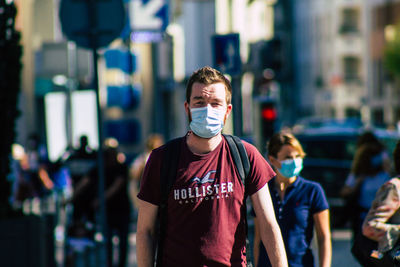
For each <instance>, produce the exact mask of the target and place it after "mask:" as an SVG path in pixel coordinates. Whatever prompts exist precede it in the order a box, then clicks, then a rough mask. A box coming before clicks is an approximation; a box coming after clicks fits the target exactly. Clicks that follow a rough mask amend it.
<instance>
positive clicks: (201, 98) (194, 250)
mask: <svg viewBox="0 0 400 267" xmlns="http://www.w3.org/2000/svg"><path fill="white" fill-rule="evenodd" d="M231 96H232V87H231V85H230V82H229V81H228V80H227V79H226V77H225V76H224V75H223V74H222V73H220V72H219V71H217V70H215V69H212V68H210V67H204V68H201V69H199V70H197V71H195V72H194V73H193V75H192V76H191V77H190V79H189V82H188V85H187V87H186V102H185V103H184V106H185V111H186V114H187V116H188V118H189V127H190V131H189V132H188V133H187V134H186V135H185V136H184V137H181V138H178V139H175V142H177V143H172V144H177V145H176V146H174V149H176V150H179V154H180V156H179V158H177V159H176V161H177V164H178V167H177V172H175V173H172V174H171V176H175V177H174V178H175V179H174V182H173V185H172V189H171V191H170V192H168V193H169V194H168V199H167V200H166V201H165V202H163V200H162V199H163V197H162V196H161V189H160V188H161V186H160V184H161V183H162V182H161V180H162V179H168V178H169V176H168V174H164V173H161V166H162V162H163V161H164V162H165V160H166V157H169V156H171V155H170V154H165V153H168V152H169V151H168V150H166V149H167V148H172V147H171V146H172V144H171V143H169V144H171V146H168V145H164V146H161V147H160V148H158V149H155V150H153V152H152V153H151V155H150V157H149V160H148V161H147V164H146V167H145V170H144V173H143V178H142V181H141V187H140V192H139V194H138V198H139V216H138V226H137V235H136V240H137V241H136V242H137V259H138V266H140V267H145V266H154V263H155V252H156V246H155V244H156V242H155V241H156V240H157V238H160V236H159V235H158V232H157V227H156V225H157V222H158V216H157V215H158V213H159V212H160V210H163V209H162V207H163V206H164V205H166V208H165V209H166V213H167V218H166V224H165V225H164V224H162V225H161V227H165V228H164V229H165V232H164V235H163V236H161V237H163V238H162V244H161V245H160V246H159V247H157V251H158V252H157V253H158V255H157V259H160V261H159V263H161V264H162V265H163V266H193V267H196V266H246V246H245V243H246V230H245V229H246V227H245V216H246V214H245V213H244V212H243V210H244V208H245V205H246V202H245V200H246V196H250V198H251V200H252V202H253V206H254V209H255V212H256V214H257V218H258V220H259V224H260V225H262V228H261V229H262V230H261V234H260V235H261V239H262V240H263V242H264V244H265V246H266V247H267V251H268V255H269V256H270V258H271V261H272V262H273V263H274V266H287V260H286V253H285V249H284V245H283V242H282V237H281V233H280V230H279V226H278V224H277V223H276V219H275V217H274V215H273V208H272V202H271V198H270V195H269V191H268V186H267V182H268V180H270V179H271V178H272V177H273V176H274V175H275V173H274V172H273V171H272V169H271V168H270V166H269V165H268V163H267V162H266V161H265V159H264V158H263V157H262V156H261V154H260V153H259V152H258V151H257V149H256V148H255V147H254V146H252V145H250V144H249V143H247V142H244V141H242V144H243V145H244V148H245V149H246V151H247V154H248V158H249V160H250V166H251V167H250V172H249V176H248V177H247V178H246V186H245V187H244V185H243V183H242V181H241V179H240V176H239V174H238V172H237V171H236V168H235V164H234V163H233V162H234V161H233V158H232V152H231V151H230V149H229V145H228V142H227V141H226V139H225V138H224V137H223V135H222V134H221V131H222V128H223V126H224V124H225V120H226V118H227V117H228V116H229V115H230V113H231V110H232V104H231ZM163 156H165V157H163ZM164 166H165V165H164ZM167 173H168V172H167ZM161 206H162V207H161ZM160 250H162V252H160ZM157 264H158V263H157ZM157 266H158V265H157Z"/></svg>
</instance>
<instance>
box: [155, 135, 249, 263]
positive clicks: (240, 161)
mask: <svg viewBox="0 0 400 267" xmlns="http://www.w3.org/2000/svg"><path fill="white" fill-rule="evenodd" d="M223 136H224V137H225V139H226V141H227V142H228V145H229V150H230V152H231V154H232V158H233V161H234V163H235V166H236V169H237V171H238V173H239V176H240V181H241V182H242V184H243V185H244V186H245V187H246V178H247V176H248V175H249V172H250V161H249V157H248V155H247V152H246V149H245V147H244V145H243V143H242V141H241V140H240V138H238V137H237V136H233V135H226V134H223ZM183 141H184V137H179V138H176V139H173V140H171V141H169V142H167V143H166V144H165V152H164V155H163V160H162V165H161V173H162V174H164V175H162V176H160V178H161V180H160V191H161V203H160V206H159V209H158V240H157V250H156V266H157V267H160V266H161V265H162V264H161V258H162V256H161V255H163V241H164V239H165V233H166V227H167V215H168V214H167V203H168V195H169V193H170V191H171V189H172V186H173V184H174V182H175V178H176V173H177V169H178V162H179V155H180V150H181V149H180V148H181V144H182V142H183ZM242 213H243V214H244V216H245V225H246V258H247V266H253V264H252V262H251V258H250V242H249V239H248V238H247V207H246V200H245V201H244V205H243V208H242Z"/></svg>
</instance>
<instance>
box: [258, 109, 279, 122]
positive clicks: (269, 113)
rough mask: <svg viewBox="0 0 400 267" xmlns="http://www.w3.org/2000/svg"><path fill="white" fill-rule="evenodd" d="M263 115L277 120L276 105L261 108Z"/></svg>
mask: <svg viewBox="0 0 400 267" xmlns="http://www.w3.org/2000/svg"><path fill="white" fill-rule="evenodd" d="M261 116H262V118H263V119H264V120H267V121H272V120H275V119H276V117H277V113H276V109H275V108H274V107H265V108H263V109H262V110H261Z"/></svg>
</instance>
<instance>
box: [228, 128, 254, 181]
mask: <svg viewBox="0 0 400 267" xmlns="http://www.w3.org/2000/svg"><path fill="white" fill-rule="evenodd" d="M224 137H225V139H226V141H227V142H228V145H229V149H230V151H231V155H232V157H233V161H234V162H235V166H236V168H237V170H238V172H239V175H240V179H241V181H242V183H243V185H245V186H246V178H247V176H248V175H249V172H250V161H249V156H248V155H247V151H246V148H245V147H244V145H243V143H242V141H241V140H240V138H239V137H237V136H234V135H228V134H224Z"/></svg>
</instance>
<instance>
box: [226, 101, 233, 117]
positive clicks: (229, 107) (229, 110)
mask: <svg viewBox="0 0 400 267" xmlns="http://www.w3.org/2000/svg"><path fill="white" fill-rule="evenodd" d="M231 112H232V104H229V105H228V106H227V107H226V118H228V117H229V115H231Z"/></svg>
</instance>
